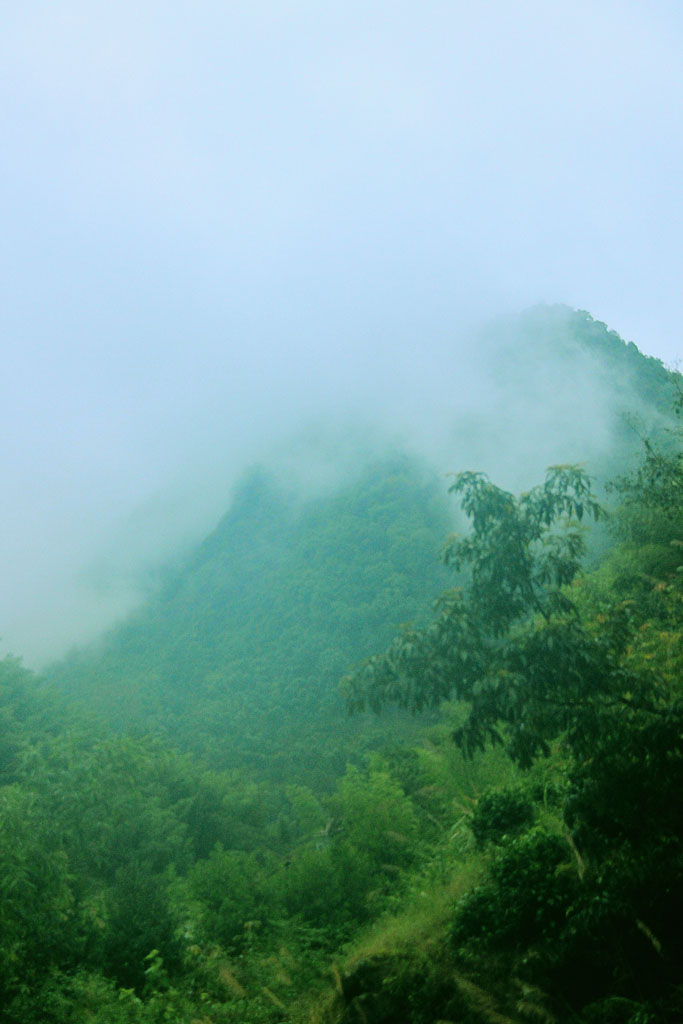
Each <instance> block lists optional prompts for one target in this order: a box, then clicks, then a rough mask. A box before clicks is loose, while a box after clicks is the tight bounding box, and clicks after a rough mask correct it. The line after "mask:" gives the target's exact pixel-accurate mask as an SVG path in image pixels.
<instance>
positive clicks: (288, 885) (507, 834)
mask: <svg viewBox="0 0 683 1024" xmlns="http://www.w3.org/2000/svg"><path fill="white" fill-rule="evenodd" d="M563 315H564V314H563ZM602 333H603V332H602V327H599V329H598V341H597V344H598V347H599V346H600V344H601V342H600V337H601V336H602ZM615 344H616V343H615ZM571 346H573V343H571ZM571 346H570V348H571V351H574V348H573V347H571ZM618 346H622V348H619V347H618ZM622 350H623V342H621V341H619V342H618V345H617V349H616V351H618V352H622ZM591 358H592V357H591ZM617 358H621V356H618V357H617ZM628 358H629V359H631V358H633V357H632V356H630V355H629V357H628ZM635 363H636V365H638V360H637V359H635ZM660 367H661V364H656V365H655V366H654V368H651V369H653V372H654V376H655V378H657V379H658V380H659V379H660V377H661V373H660ZM661 369H662V370H663V368H661ZM610 372H611V371H610ZM663 373H664V376H663V377H661V380H662V381H663V383H662V385H661V386H662V387H663V388H664V391H663V392H662V395H664V394H666V395H669V396H671V395H679V396H680V394H681V392H680V378H678V377H677V376H676V375H674V374H669V373H668V372H667V371H663ZM608 376H609V375H608ZM617 384H619V382H617ZM659 386H660V385H659V384H658V385H657V388H658V387H659ZM646 390H647V389H646ZM655 390H656V389H655ZM618 392H619V388H618V387H617V394H616V395H615V406H617V407H618V408H619V409H621V408H622V407H623V402H624V400H625V398H624V396H622V395H620V394H619V393H618ZM627 393H628V394H631V395H632V393H633V391H632V389H628V392H627ZM657 393H658V394H659V392H657ZM600 394H604V391H603V389H602V388H601V389H600ZM643 408H645V410H647V409H648V408H650V410H651V421H652V422H654V423H656V424H657V426H658V428H659V429H658V431H657V432H656V433H651V434H650V435H649V436H648V437H647V438H646V442H645V445H644V446H643V445H642V443H641V441H640V439H639V438H638V437H637V434H636V435H633V434H632V433H631V432H629V431H625V432H624V434H623V447H619V445H618V443H617V442H618V441H619V431H618V430H617V431H615V432H614V433H613V434H611V435H610V436H611V438H612V443H613V444H616V447H615V449H614V450H613V451H612V453H611V456H610V454H609V452H606V453H605V454H606V459H607V461H608V462H609V463H610V465H613V466H614V467H615V471H616V472H617V474H618V475H619V474H620V478H617V479H616V480H615V481H614V482H613V485H612V489H611V490H610V491H608V498H609V501H610V503H611V505H612V507H613V515H612V517H611V526H610V530H611V534H610V545H609V547H606V546H605V545H604V544H603V545H602V547H601V548H600V554H599V557H598V556H597V555H596V556H595V562H596V564H595V565H594V567H593V568H592V569H591V571H590V572H586V571H584V572H583V574H582V555H583V550H584V542H585V541H586V540H588V539H589V538H590V533H589V527H588V526H587V523H589V522H590V520H591V518H592V517H593V516H598V517H600V518H601V517H602V513H601V510H600V509H599V507H598V504H596V494H595V486H596V482H595V481H591V479H590V474H589V473H587V472H586V469H584V468H581V467H567V466H560V467H556V468H555V469H554V470H552V471H551V472H550V473H549V474H548V475H547V476H546V479H545V482H544V483H543V482H539V483H537V484H536V486H535V487H532V488H531V489H530V490H526V491H523V492H522V493H513V492H511V491H508V490H505V489H503V488H500V487H498V486H497V485H496V483H495V482H493V481H492V480H490V479H488V477H486V476H485V475H484V474H481V473H478V472H476V471H469V472H465V473H461V474H459V475H456V477H455V478H451V481H450V483H451V490H452V491H453V497H454V499H455V501H456V502H457V503H458V504H460V505H461V508H462V513H461V516H462V518H461V519H460V520H459V521H458V522H457V525H458V526H459V527H460V528H462V527H463V526H466V524H467V522H468V521H469V523H470V529H469V530H468V529H465V530H463V531H462V532H461V534H460V535H459V536H455V537H453V536H451V537H450V539H448V540H446V536H445V535H446V533H447V532H448V531H449V530H450V529H451V527H452V525H453V522H452V514H451V513H450V512H449V510H448V506H447V504H446V499H445V493H444V492H445V491H446V489H447V487H448V486H449V482H448V481H445V480H443V479H438V478H436V479H435V477H434V474H433V473H431V472H430V471H429V470H427V469H425V467H424V466H423V465H422V464H420V463H419V462H417V461H416V460H414V459H412V460H411V459H407V458H405V457H402V456H400V457H396V456H393V457H392V458H390V459H384V460H381V461H379V462H375V464H374V465H372V466H371V467H369V468H366V469H365V470H361V471H359V473H358V475H357V476H356V478H355V480H352V481H350V482H349V483H348V484H346V485H345V486H342V487H340V488H339V489H337V490H336V491H328V492H327V493H325V494H320V495H319V496H318V497H317V498H315V499H313V500H309V501H303V500H301V499H300V498H296V497H294V496H292V494H291V493H288V492H287V491H286V490H285V489H283V487H282V486H281V485H279V484H278V483H276V482H275V481H274V480H273V478H272V477H271V476H269V474H268V473H267V472H263V471H255V472H253V473H251V474H250V475H248V476H247V477H246V478H245V480H244V482H243V485H242V487H241V489H240V490H239V491H238V493H237V495H236V499H235V501H234V502H233V505H232V507H231V509H230V510H229V511H228V513H227V514H226V516H225V517H224V519H223V520H222V521H221V523H220V524H219V525H218V527H217V528H216V530H215V531H214V532H213V533H212V534H211V535H210V536H209V537H208V538H207V539H206V540H205V542H204V543H203V544H202V545H200V546H199V547H198V548H197V550H196V551H195V552H194V553H193V554H192V555H191V556H190V557H189V558H188V559H187V560H186V561H185V563H184V564H183V565H182V566H180V567H179V568H176V569H174V570H173V571H170V572H169V574H168V576H167V578H166V581H165V584H164V587H163V589H162V591H161V592H160V594H159V595H158V597H157V598H156V599H155V600H154V601H151V602H150V603H149V604H148V605H147V606H146V607H144V608H142V609H140V611H139V612H138V613H137V614H136V615H135V616H133V617H132V618H131V619H130V620H129V621H127V622H126V623H124V624H123V625H122V626H121V627H120V628H119V629H117V630H115V631H113V632H112V633H111V634H110V636H109V637H108V638H105V640H104V641H103V643H102V645H101V646H100V647H99V648H95V649H92V650H90V651H85V652H82V653H81V654H79V655H74V656H73V657H72V658H71V659H69V660H67V661H66V662H65V663H63V664H62V665H60V666H58V668H56V669H55V670H54V674H53V675H52V678H51V679H48V680H47V682H49V684H50V685H46V681H45V680H43V681H42V683H41V685H37V682H36V679H35V678H34V677H33V676H32V675H31V674H30V673H28V672H27V671H26V670H24V669H23V668H22V667H21V665H20V664H19V663H18V662H17V661H15V660H13V659H7V660H5V661H4V662H0V709H1V713H0V739H2V742H3V757H2V760H0V1016H2V1019H3V1020H7V1021H8V1024H39V1022H40V1024H45V1022H47V1024H82V1022H83V1021H91V1022H93V1024H162V1022H168V1021H174V1022H178V1024H196V1022H197V1021H200V1020H201V1021H203V1022H212V1024H284V1022H291V1024H355V1022H357V1021H364V1022H367V1024H389V1022H391V1024H436V1022H439V1021H441V1022H444V1021H453V1022H458V1024H492V1022H495V1024H501V1022H506V1024H537V1022H538V1021H541V1022H543V1024H602V1022H610V1024H660V1022H661V1024H678V1022H679V1021H680V1019H681V1018H682V1015H683V976H682V975H681V971H680V959H679V957H678V947H679V940H678V932H679V923H680V916H681V913H683V889H682V887H681V878H683V823H682V822H681V816H680V799H679V796H680V791H681V788H682V787H683V747H682V745H681V736H682V735H683V720H682V715H683V692H682V691H681V679H682V678H683V614H682V611H683V604H682V600H683V595H682V594H681V582H682V580H683V575H682V574H681V565H680V560H681V559H680V554H681V550H683V547H682V542H683V522H682V521H681V510H682V509H683V502H682V501H681V500H680V499H681V494H682V493H683V490H682V488H683V461H682V456H683V444H682V443H681V440H682V439H681V434H680V430H677V429H676V418H675V414H674V412H670V413H669V414H668V415H667V408H666V405H665V403H664V399H663V398H662V404H661V407H660V403H659V400H657V401H656V402H653V403H652V404H651V405H650V406H648V405H647V404H645V405H644V406H643V407H641V408H640V409H638V410H637V414H638V415H641V416H642V412H643ZM679 412H680V398H679ZM620 415H621V413H619V416H620ZM644 422H647V420H644ZM634 437H635V441H634ZM615 439H616V440H615ZM636 444H637V445H638V446H639V450H638V452H637V454H634V451H635V445H636ZM589 468H590V467H589ZM599 500H602V497H600V499H599ZM444 542H446V543H445V546H444ZM439 550H441V551H442V558H444V559H445V561H446V563H448V565H446V566H445V565H443V564H440V562H439V558H438V551H439ZM583 564H584V565H585V562H584V563H583ZM454 573H455V575H454ZM437 592H441V597H440V598H439V600H438V601H437V602H436V604H434V603H433V602H432V598H433V596H434V595H435V594H436V593H437ZM397 610H400V612H401V614H399V615H397V614H396V612H397ZM406 619H409V620H412V624H411V626H410V627H409V628H408V629H407V630H404V631H402V632H399V634H398V636H397V637H396V638H395V639H393V640H392V637H393V636H394V634H395V632H396V628H397V627H398V626H400V624H401V621H402V620H406ZM383 650H384V652H385V653H384V654H383V653H382V651H383ZM367 654H370V655H372V657H371V658H370V660H369V661H367V662H365V663H361V664H358V665H357V667H356V669H355V670H354V671H352V672H351V673H350V675H349V676H348V678H347V681H346V684H345V685H346V693H347V695H348V699H349V703H350V704H351V705H355V706H358V705H360V704H363V703H368V704H372V705H374V706H377V707H381V706H387V705H388V706H390V705H392V704H394V703H396V702H398V703H400V704H404V705H406V706H408V707H420V706H421V705H423V704H427V705H429V704H435V705H438V704H439V703H441V702H442V701H443V703H442V705H441V707H440V708H439V713H440V715H441V718H440V720H439V721H438V722H435V720H432V723H431V724H430V723H429V722H425V721H422V722H413V723H412V726H411V727H406V721H409V720H408V719H406V718H405V717H394V718H391V717H390V718H384V719H379V725H374V724H372V723H374V722H375V719H372V718H369V719H366V720H365V721H364V722H361V725H360V727H359V724H358V723H359V719H357V718H352V719H351V720H350V722H349V724H348V726H347V727H346V728H345V726H344V723H346V722H347V721H348V720H347V719H346V718H345V717H343V703H342V701H341V698H340V697H339V696H338V694H337V680H338V676H339V675H341V674H342V673H344V672H347V671H348V669H349V667H350V665H352V664H353V662H354V661H356V660H358V659H361V658H362V657H363V656H365V655H367ZM342 662H343V664H342ZM74 694H77V695H78V696H80V697H81V698H82V700H81V701H80V702H74V699H73V697H74ZM92 709H97V710H98V711H99V718H98V720H97V721H95V720H93V719H91V718H89V717H88V716H89V712H90V711H91V710H92ZM434 714H436V711H435V712H434ZM112 724H115V725H116V730H112V728H111V725H112ZM144 733H147V735H145V734H144ZM149 733H152V734H154V735H153V736H150V735H149ZM454 739H455V740H456V743H454V742H453V740H454ZM389 740H391V742H388V741H389ZM178 747H181V748H182V749H181V750H179V749H178ZM373 748H374V749H373ZM379 748H382V749H379ZM345 761H348V762H349V764H348V767H346V768H345V764H344V762H345Z"/></svg>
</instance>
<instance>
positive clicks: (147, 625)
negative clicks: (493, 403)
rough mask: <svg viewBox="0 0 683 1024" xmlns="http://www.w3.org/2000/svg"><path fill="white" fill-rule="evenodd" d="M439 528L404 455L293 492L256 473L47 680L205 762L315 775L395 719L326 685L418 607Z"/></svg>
mask: <svg viewBox="0 0 683 1024" xmlns="http://www.w3.org/2000/svg"><path fill="white" fill-rule="evenodd" d="M448 528H449V520H448V507H447V502H446V498H445V495H444V488H443V487H442V486H441V485H440V483H439V481H438V480H436V479H435V477H434V475H433V474H431V473H428V472H426V471H425V469H424V468H423V467H421V466H419V465H418V464H417V463H416V462H413V461H410V460H408V459H407V458H405V457H396V458H393V459H386V460H384V461H382V462H380V463H377V464H374V465H371V466H370V467H368V468H366V469H365V470H364V471H362V472H361V473H360V476H359V477H358V478H357V479H356V480H355V481H353V482H350V483H348V484H346V485H345V486H344V487H342V488H341V489H339V490H338V491H337V492H335V493H333V494H328V495H325V496H321V497H318V498H315V499H310V500H307V501H306V500H301V499H296V498H294V497H292V496H291V495H289V496H288V495H287V494H286V493H285V492H284V491H283V489H282V488H281V487H279V486H278V485H277V484H276V483H275V481H274V480H273V479H272V478H271V477H269V475H268V474H267V472H266V471H264V470H254V471H253V472H251V473H250V474H248V475H247V477H246V478H245V479H244V480H243V481H242V483H241V485H240V487H239V488H238V490H237V493H236V495H235V498H234V501H233V503H232V506H231V508H230V510H229V511H228V513H227V514H226V515H225V517H224V518H223V519H222V520H221V522H220V523H219V524H218V526H217V527H216V529H215V530H214V532H213V533H212V534H211V535H210V536H209V537H207V538H206V540H205V541H204V542H203V543H202V544H201V545H200V546H199V547H198V548H197V550H196V551H195V552H194V553H193V554H192V555H191V556H190V558H189V559H188V560H187V561H186V562H185V563H184V564H183V565H182V566H181V567H180V568H179V569H177V570H175V571H173V572H172V573H170V574H169V578H168V579H167V581H166V583H165V586H164V587H163V589H162V590H161V592H160V593H159V594H158V596H157V597H156V598H155V599H153V600H152V601H151V602H150V603H149V604H148V605H146V606H145V607H143V608H142V609H141V610H140V611H139V612H138V613H137V614H135V615H133V616H132V617H131V618H130V619H129V620H128V621H126V622H125V623H123V624H122V625H121V626H120V627H118V628H117V629H114V630H113V631H112V632H111V633H110V634H109V635H108V636H107V637H105V638H104V640H103V641H102V643H101V644H99V645H97V646H95V647H93V648H91V649H87V650H85V651H82V652H79V653H75V654H73V655H72V656H71V657H70V658H68V659H67V660H65V661H64V662H62V663H61V664H60V665H58V666H56V667H55V668H54V669H53V670H52V671H50V672H49V673H48V674H47V680H48V682H49V684H50V685H51V686H54V687H58V688H59V689H60V690H62V691H63V692H64V693H65V694H68V695H69V696H71V697H77V698H80V699H81V700H83V701H84V702H86V703H87V705H88V706H89V707H90V708H91V709H94V710H96V711H98V712H100V713H101V714H102V715H104V716H105V717H106V718H107V719H108V720H109V721H111V723H112V724H113V725H114V726H115V727H116V728H117V729H130V728H134V729H136V730H137V731H146V732H152V733H156V734H157V735H165V736H168V737H172V739H173V742H174V743H175V744H179V745H180V746H181V747H184V748H186V749H194V750H201V751H202V752H203V753H204V754H205V755H206V757H207V758H208V759H209V760H210V763H211V764H212V766H214V767H238V766H239V767H242V768H244V767H245V766H246V765H248V766H249V769H250V770H254V771H256V772H257V773H258V774H267V775H270V776H271V777H275V778H282V776H283V773H284V775H285V776H286V777H288V778H290V779H291V780H294V779H297V778H298V779H301V778H304V777H306V778H307V779H308V781H309V782H310V781H311V780H312V777H313V776H320V777H322V778H327V779H328V780H329V779H330V778H332V777H334V776H335V775H337V774H339V772H341V771H343V769H344V766H345V763H346V759H347V757H348V755H349V752H350V750H351V749H357V750H361V749H363V748H364V747H365V746H367V745H368V744H370V745H373V744H376V743H377V742H378V737H379V736H380V735H384V736H386V735H387V734H388V731H389V728H391V730H394V729H395V728H396V727H397V721H396V718H395V716H393V719H394V720H393V722H392V725H391V727H389V726H387V725H384V724H378V722H377V721H376V720H375V719H373V718H371V717H367V718H366V719H365V720H364V721H362V722H361V721H359V720H349V719H348V717H347V716H346V714H345V712H344V708H343V704H342V701H341V698H340V697H339V694H338V692H337V681H338V679H339V678H340V676H341V675H342V674H343V673H344V672H345V671H347V670H348V669H349V668H350V667H351V666H352V665H353V664H354V663H355V662H357V661H358V660H359V659H361V658H363V657H365V656H366V655H368V654H370V653H371V652H372V651H373V650H374V649H375V648H376V646H377V644H378V643H379V644H382V643H387V642H388V641H389V639H390V638H391V636H392V635H393V634H394V632H395V631H396V630H397V628H398V627H399V626H400V625H401V623H403V622H406V621H409V620H412V619H414V618H415V617H416V616H422V615H424V613H425V608H426V607H427V606H428V603H429V600H430V598H431V597H433V596H435V595H436V593H437V592H438V590H439V589H440V588H441V587H442V586H443V583H444V574H443V569H442V568H441V567H440V566H439V564H438V558H437V556H438V552H439V549H440V546H441V544H442V543H443V537H444V535H445V534H446V532H447V530H448ZM303 729H305V735H303V734H302V730H303Z"/></svg>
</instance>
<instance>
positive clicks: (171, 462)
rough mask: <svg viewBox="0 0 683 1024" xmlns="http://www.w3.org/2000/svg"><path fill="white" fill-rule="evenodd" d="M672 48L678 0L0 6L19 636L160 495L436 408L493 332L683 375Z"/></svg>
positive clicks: (677, 72) (13, 640)
mask: <svg viewBox="0 0 683 1024" xmlns="http://www.w3.org/2000/svg"><path fill="white" fill-rule="evenodd" d="M682 52H683V8H682V7H681V5H680V3H678V2H677V0H672V2H664V0H650V2H648V3H647V4H645V3H642V2H639V3H630V2H627V0H619V2H601V0H593V2H591V3H588V2H584V0H571V2H568V0H547V2H540V0H532V2H527V3H525V2H523V0H522V2H521V0H509V2H506V0H490V2H486V0H483V2H478V3H470V2H468V3H464V2H455V0H453V2H450V3H446V2H434V0H422V2H420V3H405V2H403V3H402V2H396V0H394V2H392V3H388V2H372V0H364V2H363V3H360V2H357V0H344V2H336V0H327V2H325V3H323V2H317V3H314V2H306V0H299V2H294V0H292V2H289V3H285V2H279V0H271V2H258V0H249V2H223V3H218V2H209V0H193V3H189V2H178V0H166V2H164V3H157V2H153V0H136V2H135V3H132V2H128V0H119V2H117V3H102V2H99V0H82V2H75V0H58V2H54V0H50V2H47V0H45V2H39V0H33V2H31V3H24V4H19V3H16V2H10V3H6V4H4V5H3V9H2V13H0V111H2V113H1V114H0V119H1V122H2V164H1V165H0V166H1V167H2V179H1V180H2V189H1V190H0V204H1V206H0V209H1V213H2V223H3V237H2V249H1V251H2V256H1V257H0V258H1V261H2V265H1V268H0V269H1V273H0V291H1V295H0V329H1V332H2V333H1V335H0V336H1V337H2V346H3V364H2V376H1V377H0V391H1V398H2V400H1V402H0V417H1V419H0V430H1V431H2V447H3V461H4V471H3V478H4V491H5V502H4V510H3V512H2V517H1V522H0V526H2V531H1V537H2V539H1V540H0V555H1V556H2V561H3V565H4V567H5V569H4V576H5V579H6V580H7V581H11V586H9V585H8V586H7V589H6V592H7V597H6V599H5V601H4V603H3V604H1V605H0V635H1V636H4V637H5V638H6V642H7V643H8V644H9V645H10V646H12V647H13V648H14V649H16V648H17V647H20V648H22V649H24V648H28V647H29V646H30V642H29V637H30V635H31V633H32V631H35V624H36V623H37V622H39V621H40V616H39V614H38V612H37V611H36V609H37V607H38V606H40V607H41V608H42V611H43V613H44V614H43V619H44V620H45V619H46V617H47V618H49V616H46V613H45V609H46V608H47V607H48V606H51V605H50V602H52V605H54V606H55V607H57V605H58V604H59V602H60V600H61V601H62V604H63V603H64V602H65V601H66V600H67V598H66V597H65V596H64V595H65V594H66V593H67V590H68V588H65V584H64V580H66V579H67V577H68V576H69V574H70V573H71V572H72V571H73V567H74V566H81V565H84V564H85V562H87V558H88V557H90V554H91V553H92V552H93V551H95V550H96V549H97V548H98V545H100V544H104V543H106V538H107V537H108V535H109V532H110V531H112V530H114V529H116V524H117V523H118V522H119V520H120V519H121V518H123V517H125V516H127V515H129V514H130V513H131V512H132V511H133V510H134V509H135V508H136V507H137V506H138V505H139V504H141V503H144V502H145V501H148V500H150V498H151V496H153V495H155V494H158V493H159V492H160V491H163V490H164V488H166V487H168V486H170V484H169V482H170V481H172V480H178V479H181V478H182V477H183V474H184V473H186V474H190V473H191V472H195V473H196V474H197V480H199V478H200V477H201V475H202V474H201V467H205V475H206V473H207V472H215V471H216V467H218V466H221V467H224V469H225V474H226V479H227V477H228V476H229V475H230V472H231V470H232V468H233V467H235V468H237V467H239V466H240V465H242V464H243V463H244V462H245V461H246V460H248V459H249V458H252V457H253V456H254V455H255V454H258V453H259V452H260V451H261V450H262V449H263V448H264V447H265V446H267V445H268V444H270V443H271V442H272V441H273V439H274V438H277V437H279V436H282V435H285V434H286V433H287V431H289V430H290V429H295V428H296V426H297V424H298V423H299V422H300V421H305V420H306V419H307V418H310V417H314V416H316V415H318V414H319V413H321V412H328V411H329V412H333V413H334V414H336V415H339V416H344V415H355V414H356V413H358V414H360V413H361V411H367V409H368V407H369V406H370V405H371V404H373V403H376V404H377V406H378V407H379V408H381V409H382V411H383V414H385V415H386V417H387V420H388V421H391V417H392V411H395V412H396V413H397V415H398V416H399V418H400V411H401V409H403V408H404V407H405V402H406V399H407V396H408V395H410V401H411V402H412V405H411V408H415V407H416V404H419V403H416V402H415V382H416V380H417V379H419V380H420V382H421V387H422V388H423V394H424V404H425V405H427V404H429V403H430V401H433V399H430V386H431V385H430V381H433V382H434V385H435V389H436V390H435V391H434V394H437V393H438V394H439V395H442V394H443V389H442V387H441V383H440V382H439V381H438V378H439V377H440V376H441V374H440V367H441V366H443V360H444V359H445V358H446V353H448V355H449V358H451V359H452V358H453V352H454V351H456V350H457V347H458V345H460V344H464V342H463V340H462V339H463V338H465V337H466V336H467V332H468V330H469V325H470V324H473V323H475V322H477V321H478V320H480V319H482V318H485V317H487V316H489V315H493V314H497V313H500V312H505V311H514V310H517V309H521V308H523V307H524V306H527V305H530V304H532V303H536V302H539V301H546V302H566V303H569V304H570V305H574V306H578V307H581V308H585V309H588V310H590V311H591V312H592V313H593V314H594V315H595V316H596V317H597V318H599V319H601V320H604V321H606V322H607V323H608V324H609V325H610V326H611V327H613V328H615V329H616V330H617V331H619V333H620V334H622V335H623V336H624V337H626V338H627V339H629V340H633V341H635V342H636V343H637V344H638V345H639V347H640V348H641V349H643V350H644V351H645V352H647V353H649V354H652V355H656V356H658V357H659V358H661V359H663V360H664V361H666V362H668V363H674V362H676V361H677V360H678V359H679V357H680V355H681V342H680V294H681V279H682V270H683V266H682V263H683V261H682V259H681V238H682V237H683V223H682V221H683V214H682V204H681V178H682V175H681V165H682V160H681V157H682V155H683V133H682V131H681V111H682V110H683V102H682V101H683V81H682V79H683V71H682V68H683V62H682V61H681V53H682ZM465 351H466V346H465V347H464V348H463V349H462V352H463V356H462V358H463V359H464V358H465V356H464V353H465ZM468 358H471V355H470V356H468ZM416 367H419V368H418V369H416ZM430 374H431V376H430ZM437 383H438V388H437ZM421 393H422V392H421ZM390 396H392V397H391V398H390ZM219 450H220V454H217V452H219ZM188 479H189V475H188ZM197 486H199V484H197ZM218 490H219V491H220V486H218ZM222 493H223V492H221V494H222ZM179 517H180V519H182V514H181V513H179ZM74 602H75V603H74V611H73V617H74V618H78V616H79V615H80V614H81V612H80V611H79V608H80V606H79V605H78V601H77V600H76V598H74ZM3 622H5V623H7V624H8V625H7V628H3ZM48 632H49V630H48ZM57 632H59V630H57ZM55 635H56V634H55Z"/></svg>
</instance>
